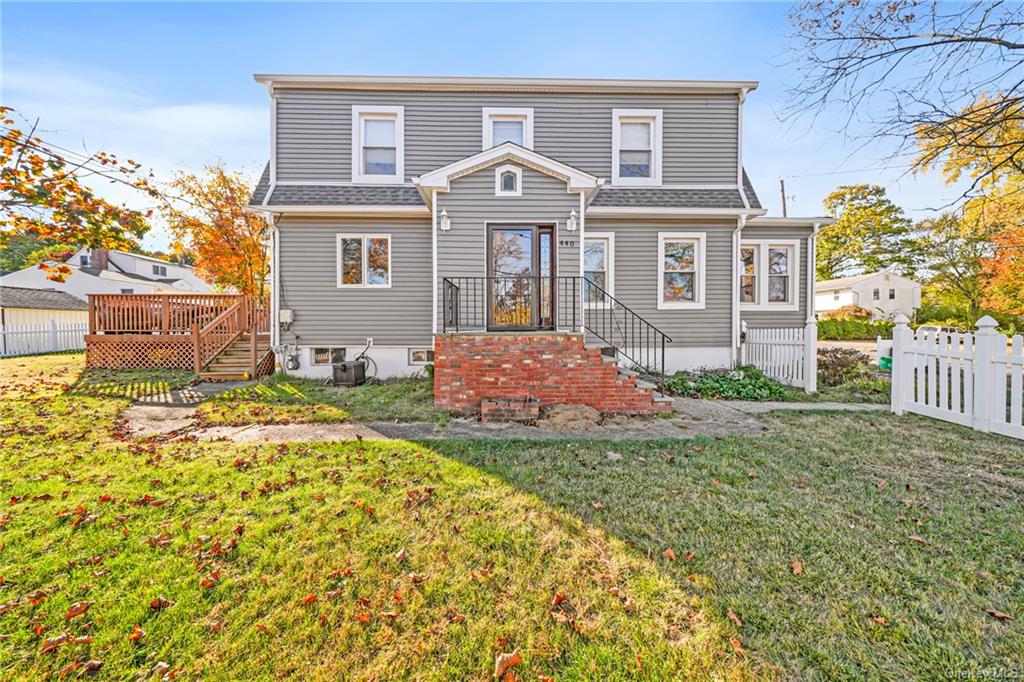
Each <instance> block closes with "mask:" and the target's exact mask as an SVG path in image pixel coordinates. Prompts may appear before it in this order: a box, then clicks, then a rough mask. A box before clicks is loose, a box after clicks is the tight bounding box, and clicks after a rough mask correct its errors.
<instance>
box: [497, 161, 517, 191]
mask: <svg viewBox="0 0 1024 682" xmlns="http://www.w3.org/2000/svg"><path fill="white" fill-rule="evenodd" d="M494 194H495V196H511V197H520V196H522V195H523V169H522V168H520V167H519V166H512V165H508V166H498V167H497V168H495V169H494Z"/></svg>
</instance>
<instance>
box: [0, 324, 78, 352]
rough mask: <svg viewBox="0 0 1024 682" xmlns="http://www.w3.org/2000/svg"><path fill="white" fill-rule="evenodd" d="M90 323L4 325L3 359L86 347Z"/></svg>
mask: <svg viewBox="0 0 1024 682" xmlns="http://www.w3.org/2000/svg"><path fill="white" fill-rule="evenodd" d="M88 332H89V324H88V323H87V322H78V323H58V322H57V321H56V320H52V319H51V320H50V322H49V324H18V325H0V357H11V356H15V355H34V354H36V353H56V352H58V351H64V350H78V349H82V348H85V335H86V334H87V333H88Z"/></svg>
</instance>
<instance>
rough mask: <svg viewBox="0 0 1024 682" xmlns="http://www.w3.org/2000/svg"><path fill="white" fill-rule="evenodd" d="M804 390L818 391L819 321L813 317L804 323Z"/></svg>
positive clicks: (809, 391)
mask: <svg viewBox="0 0 1024 682" xmlns="http://www.w3.org/2000/svg"><path fill="white" fill-rule="evenodd" d="M804 390H805V391H807V392H808V393H817V392H818V321H817V320H815V319H814V318H813V317H808V318H807V324H806V325H804Z"/></svg>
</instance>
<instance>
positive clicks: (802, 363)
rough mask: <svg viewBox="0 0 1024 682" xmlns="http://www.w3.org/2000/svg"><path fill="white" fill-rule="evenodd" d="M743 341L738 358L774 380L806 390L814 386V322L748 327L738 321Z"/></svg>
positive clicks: (815, 368) (816, 349)
mask: <svg viewBox="0 0 1024 682" xmlns="http://www.w3.org/2000/svg"><path fill="white" fill-rule="evenodd" d="M741 328H742V330H743V337H744V339H745V340H744V342H743V345H742V347H741V349H740V362H741V363H742V364H744V365H753V366H754V367H757V368H758V369H759V370H761V371H762V372H764V373H765V376H768V377H771V378H772V379H775V380H776V381H778V382H780V383H783V384H788V385H790V386H796V387H797V388H802V389H804V390H805V391H807V392H808V393H814V392H815V391H816V390H817V389H818V325H817V323H815V322H814V321H811V322H808V323H807V324H806V325H805V326H803V327H788V328H778V329H749V328H748V327H747V323H746V322H745V321H744V322H743V323H742V324H741Z"/></svg>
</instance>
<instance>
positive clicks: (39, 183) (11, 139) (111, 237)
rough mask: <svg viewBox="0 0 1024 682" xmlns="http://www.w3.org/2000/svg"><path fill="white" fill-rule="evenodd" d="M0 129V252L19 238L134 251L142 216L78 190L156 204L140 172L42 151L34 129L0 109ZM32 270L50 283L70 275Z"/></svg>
mask: <svg viewBox="0 0 1024 682" xmlns="http://www.w3.org/2000/svg"><path fill="white" fill-rule="evenodd" d="M0 124H2V126H0V248H4V247H5V246H6V245H7V243H8V242H9V241H10V240H11V239H13V238H15V237H26V236H33V237H36V238H38V239H41V240H44V241H46V242H56V243H57V244H60V245H67V246H69V247H80V246H88V247H91V248H111V249H132V248H135V247H137V246H138V241H137V240H138V239H139V238H141V237H142V235H143V234H145V233H146V231H147V230H148V229H149V224H148V223H147V217H148V215H147V214H146V213H143V212H140V211H136V210H132V209H130V208H128V207H126V206H117V205H114V204H112V203H110V202H108V201H106V200H105V199H103V198H102V197H100V196H98V195H97V194H96V193H95V192H94V191H93V190H92V189H91V188H90V187H88V186H87V185H86V184H85V183H86V181H87V180H90V179H91V180H106V181H110V182H117V183H122V184H125V185H128V186H130V187H133V188H135V189H137V190H139V191H141V192H143V193H144V194H147V195H149V196H151V197H158V196H159V192H158V191H157V190H156V188H155V187H154V186H153V184H152V183H151V176H148V175H145V174H144V173H143V172H142V171H141V166H140V164H138V163H136V162H135V161H132V160H130V159H129V160H127V161H119V160H118V158H117V157H116V156H114V155H113V154H109V153H107V152H102V151H101V152H96V153H91V154H89V153H84V152H82V153H79V152H72V151H70V150H62V149H60V148H58V147H56V146H54V145H52V144H48V143H47V142H45V141H44V140H43V139H42V138H41V137H39V136H38V135H36V129H37V128H38V121H37V122H36V123H35V124H32V125H30V126H29V130H28V132H25V131H24V130H23V129H22V127H19V126H18V124H17V122H16V120H15V112H14V110H13V109H11V108H10V107H0ZM40 267H41V268H43V269H45V270H49V271H50V274H49V275H48V278H49V279H52V280H55V281H63V280H64V279H66V278H67V276H68V275H69V274H71V270H70V268H68V267H67V266H66V265H57V266H53V265H48V264H47V263H42V264H40Z"/></svg>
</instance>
